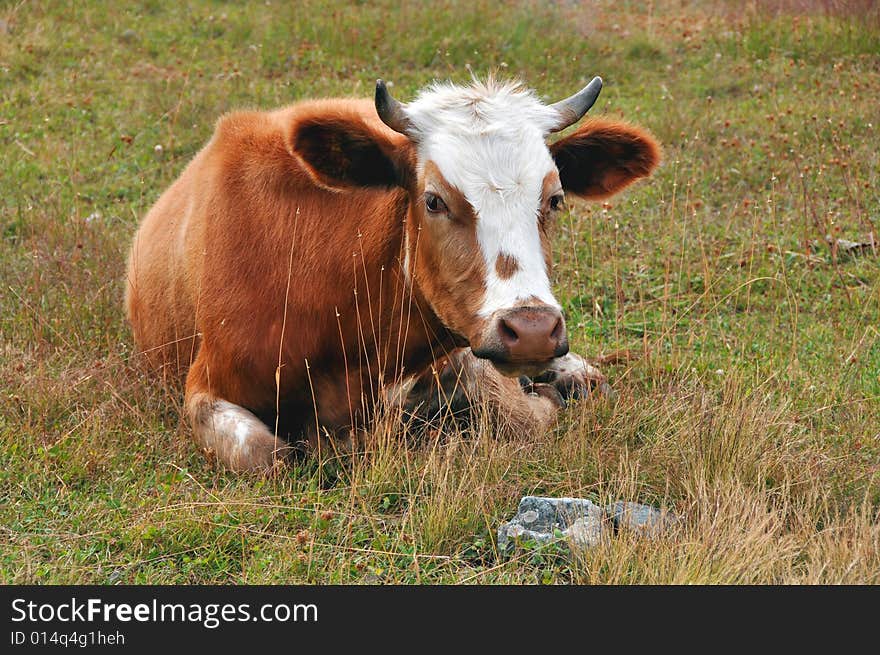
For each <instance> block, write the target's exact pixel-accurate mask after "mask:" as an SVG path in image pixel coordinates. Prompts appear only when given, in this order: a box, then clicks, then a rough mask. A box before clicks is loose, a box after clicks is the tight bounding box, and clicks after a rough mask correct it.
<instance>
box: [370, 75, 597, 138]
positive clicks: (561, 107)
mask: <svg viewBox="0 0 880 655" xmlns="http://www.w3.org/2000/svg"><path fill="white" fill-rule="evenodd" d="M601 90H602V78H601V77H594V78H593V79H592V80H591V81H590V83H589V84H587V86H585V87H584V88H583V89H581V90H580V91H578V92H577V93H575V94H574V95H573V96H571V97H570V98H566V99H565V100H560V101H559V102H555V103H553V104H552V105H550V106H551V107H553V109H555V110H556V111H558V112H559V123H558V124H557V125H556V127H554V128H553V129H552V130H550V131H551V132H559V131H560V130H564V129H565V128H566V127H568V126H569V125H574V124H575V123H577V122H578V121H579V120H580V119H582V118H583V117H584V114H586V113H587V112H588V111H589V110H590V107H592V106H593V103H595V102H596V98H598V97H599V92H600V91H601ZM378 93H379V92H378V90H377V91H376V94H377V95H376V97H377V100H376V104H377V105H378V102H379V101H378ZM386 122H387V121H386Z"/></svg>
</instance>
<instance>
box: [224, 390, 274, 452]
mask: <svg viewBox="0 0 880 655" xmlns="http://www.w3.org/2000/svg"><path fill="white" fill-rule="evenodd" d="M210 425H211V426H212V427H213V428H214V434H215V435H216V436H219V437H226V438H232V439H235V442H236V445H237V446H238V448H239V449H242V450H244V449H246V448H247V447H248V446H249V443H248V442H249V441H250V437H251V436H252V435H256V434H261V433H264V432H266V426H265V425H264V424H263V422H262V421H260V419H258V418H257V417H256V416H254V415H253V414H251V413H250V412H249V411H247V410H246V409H244V408H243V407H239V406H238V405H233V404H232V403H230V402H227V401H225V400H218V401H216V403H215V404H214V411H213V413H212V414H211V420H210Z"/></svg>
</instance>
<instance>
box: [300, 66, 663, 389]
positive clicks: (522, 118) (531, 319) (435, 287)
mask: <svg viewBox="0 0 880 655" xmlns="http://www.w3.org/2000/svg"><path fill="white" fill-rule="evenodd" d="M601 88H602V81H601V80H600V79H599V78H598V77H597V78H595V79H593V81H592V82H590V83H589V84H588V85H587V86H586V87H584V89H582V90H581V91H580V92H578V93H576V94H575V95H573V96H571V97H570V98H568V99H566V100H563V101H561V102H557V103H555V104H552V105H545V104H544V103H542V102H541V101H540V100H538V98H537V97H536V96H535V95H534V94H533V93H532V92H531V91H529V90H527V89H524V88H523V87H521V86H520V85H518V84H515V83H498V82H493V81H490V82H487V83H485V84H483V83H478V82H475V83H473V84H472V85H470V86H466V87H462V86H456V85H451V84H435V85H432V86H430V87H428V88H427V89H426V90H424V91H423V92H422V93H421V94H420V95H419V96H418V97H417V98H416V99H415V100H414V101H413V102H411V103H409V104H407V105H404V104H403V103H400V102H398V101H397V100H395V99H394V98H392V97H391V95H390V94H389V92H388V90H387V88H386V86H385V83H384V82H382V81H381V80H379V81H378V82H377V85H376V98H375V105H376V111H377V114H378V116H379V118H381V120H382V122H384V123H385V125H387V126H388V127H390V128H391V129H392V130H394V131H395V132H397V133H398V134H400V135H405V136H406V137H407V138H406V139H399V138H389V135H388V134H387V133H383V132H382V131H379V130H376V129H372V128H371V126H370V125H369V124H367V123H366V122H363V121H362V122H361V124H359V125H354V124H351V123H350V122H347V123H346V122H339V121H337V122H336V123H332V124H331V123H328V124H326V125H320V124H318V125H317V127H316V126H314V125H313V126H311V127H309V126H306V127H305V128H299V129H298V130H297V131H295V133H294V136H293V147H294V149H295V150H296V151H297V152H298V154H299V155H300V156H301V157H302V159H303V160H304V161H305V162H306V164H307V165H309V166H310V167H311V168H312V172H313V174H314V175H315V177H316V179H318V180H319V181H322V182H323V183H325V184H329V185H331V186H333V185H338V184H344V185H362V186H390V185H397V186H402V187H404V188H405V189H406V190H407V191H408V192H409V198H410V208H409V214H408V220H407V225H406V232H405V239H404V257H403V260H404V261H403V268H404V272H405V275H406V276H407V278H408V279H409V281H410V283H411V284H413V285H414V286H415V287H416V288H418V290H419V291H420V292H421V293H422V295H423V296H424V297H425V299H426V300H427V301H428V302H429V303H430V304H431V307H432V309H433V310H434V312H435V313H436V314H437V316H438V317H439V318H440V320H441V321H442V322H443V323H444V325H445V326H446V327H447V328H448V329H449V330H450V331H452V332H453V333H455V334H457V335H459V336H460V337H461V338H463V340H466V341H467V342H468V343H469V344H470V345H471V347H472V349H473V352H474V354H475V355H477V356H478V357H483V358H486V359H489V360H491V361H492V362H493V363H494V364H495V366H496V367H497V368H498V369H499V370H500V371H501V372H503V373H506V374H509V375H515V374H520V373H525V374H530V373H531V374H534V373H537V372H539V371H541V370H543V369H544V368H546V366H547V364H548V363H549V362H550V360H552V359H553V358H555V357H560V356H562V355H565V354H566V353H567V352H568V339H567V336H566V332H565V321H564V319H563V317H562V312H561V311H560V306H559V303H558V302H557V301H556V298H555V297H554V295H553V291H552V290H551V287H550V278H549V271H550V268H551V261H550V254H551V244H550V234H551V232H552V228H553V225H554V222H555V221H556V219H557V215H558V214H559V213H560V211H561V210H562V209H563V207H564V194H565V193H572V194H574V195H577V196H580V197H582V198H592V199H598V198H605V197H607V196H610V195H612V194H613V193H615V192H617V191H619V190H620V189H622V188H623V187H625V186H627V185H628V184H630V183H631V182H633V181H634V180H636V179H638V178H640V177H643V176H646V175H648V174H649V173H650V172H651V171H652V170H653V169H654V167H655V166H656V165H657V163H658V161H659V158H660V154H659V147H658V146H657V144H656V142H655V141H654V140H653V138H652V137H651V136H650V135H648V134H647V133H645V132H644V131H643V130H641V129H639V128H636V127H633V126H630V125H627V124H625V123H621V122H618V121H609V120H602V119H599V120H592V121H589V122H587V123H585V124H584V125H583V126H581V127H580V128H579V129H577V130H576V131H575V132H573V133H572V134H570V135H568V136H566V137H563V138H562V139H560V140H558V141H556V142H554V143H552V144H550V145H548V144H547V142H546V139H547V137H548V135H550V134H552V133H554V132H558V131H560V130H563V129H565V128H566V127H568V126H570V125H572V124H574V123H576V122H577V121H579V120H580V119H581V118H582V117H583V116H584V114H585V113H586V112H587V110H588V109H589V108H590V107H591V106H592V105H593V103H594V102H595V100H596V98H597V96H598V95H599V91H600V90H601ZM319 123H320V121H319Z"/></svg>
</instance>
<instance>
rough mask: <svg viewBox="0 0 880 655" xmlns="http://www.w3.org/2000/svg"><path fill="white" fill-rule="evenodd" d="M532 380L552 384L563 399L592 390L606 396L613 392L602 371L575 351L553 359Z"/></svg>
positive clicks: (578, 396)
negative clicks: (545, 368) (544, 369)
mask: <svg viewBox="0 0 880 655" xmlns="http://www.w3.org/2000/svg"><path fill="white" fill-rule="evenodd" d="M533 382H534V383H538V384H550V385H553V386H554V387H555V388H556V389H557V390H558V391H559V393H560V395H561V396H562V397H563V398H565V399H568V398H582V397H585V396H588V395H590V394H591V393H593V392H594V391H598V392H599V393H601V394H603V395H606V396H613V394H614V392H613V391H612V389H611V387H610V386H609V385H608V382H607V380H606V378H605V376H604V375H602V372H601V371H599V369H598V368H596V367H595V366H593V365H592V364H590V363H589V362H587V360H586V359H584V358H583V357H581V356H580V355H577V354H575V353H568V354H567V355H565V356H563V357H557V358H556V359H554V360H553V361H552V362H551V363H550V366H549V367H548V368H547V370H546V371H544V372H543V373H541V375H538V376H536V377H535V378H534V380H533ZM525 386H526V388H528V385H525Z"/></svg>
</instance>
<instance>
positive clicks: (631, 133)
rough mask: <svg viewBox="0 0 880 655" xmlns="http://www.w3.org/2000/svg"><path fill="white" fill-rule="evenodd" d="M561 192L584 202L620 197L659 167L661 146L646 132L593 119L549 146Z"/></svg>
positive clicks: (615, 122)
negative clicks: (628, 188)
mask: <svg viewBox="0 0 880 655" xmlns="http://www.w3.org/2000/svg"><path fill="white" fill-rule="evenodd" d="M550 153H551V154H552V155H553V159H554V160H556V167H557V168H558V169H559V178H560V180H561V182H562V188H563V189H565V190H566V191H570V192H571V193H574V194H575V195H578V196H581V197H583V198H590V199H601V198H606V197H608V196H610V195H612V194H614V193H617V192H618V191H620V190H621V189H623V188H624V187H626V186H627V185H629V184H631V183H632V182H635V181H636V180H637V179H639V178H640V177H646V176H647V175H650V174H651V172H652V171H653V170H654V169H655V168H656V167H657V164H659V163H660V146H659V145H658V143H657V141H655V140H654V137H652V136H651V135H650V134H648V133H647V132H646V131H645V130H643V129H641V128H638V127H635V126H633V125H628V124H627V123H621V122H618V121H610V120H604V119H592V120H588V121H587V122H586V123H584V124H583V125H581V127H579V128H578V129H577V130H576V131H574V132H572V133H571V134H569V135H568V136H566V137H564V138H562V139H560V140H559V141H557V142H556V143H553V144H551V145H550Z"/></svg>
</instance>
